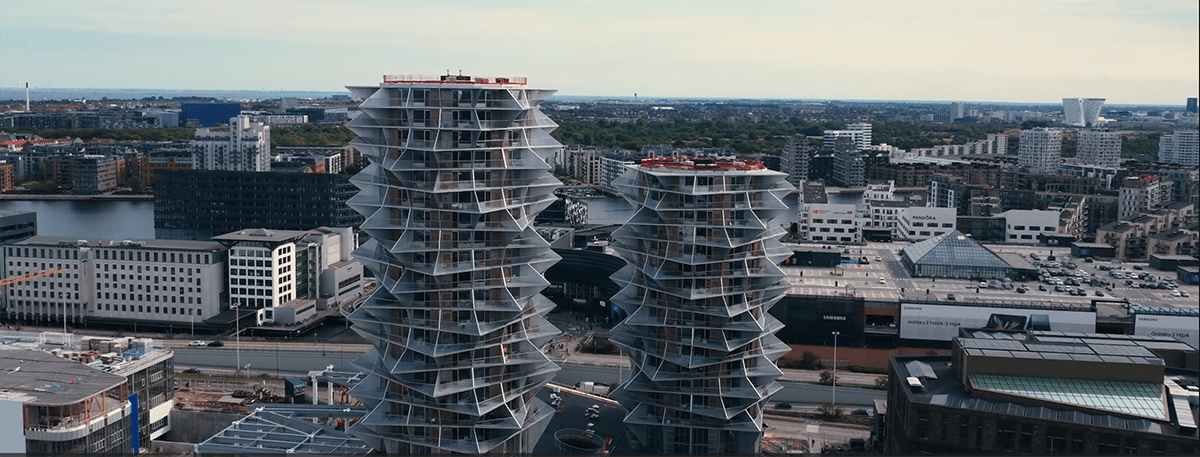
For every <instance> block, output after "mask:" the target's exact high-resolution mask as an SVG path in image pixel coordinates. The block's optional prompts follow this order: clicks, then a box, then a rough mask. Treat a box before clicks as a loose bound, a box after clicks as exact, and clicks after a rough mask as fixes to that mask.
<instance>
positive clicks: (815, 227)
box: [798, 203, 865, 243]
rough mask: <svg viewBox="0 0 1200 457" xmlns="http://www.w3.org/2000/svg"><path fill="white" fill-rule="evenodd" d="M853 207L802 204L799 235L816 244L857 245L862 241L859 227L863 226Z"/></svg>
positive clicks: (863, 222)
mask: <svg viewBox="0 0 1200 457" xmlns="http://www.w3.org/2000/svg"><path fill="white" fill-rule="evenodd" d="M855 210H856V207H855V205H849V204H837V203H802V204H801V205H800V224H799V227H798V228H799V235H800V239H801V240H805V241H812V242H816V243H857V242H860V241H862V232H861V231H860V230H859V227H861V226H862V225H864V224H865V221H862V220H860V219H862V217H861V216H860V215H859V214H858V213H857V212H856V211H855Z"/></svg>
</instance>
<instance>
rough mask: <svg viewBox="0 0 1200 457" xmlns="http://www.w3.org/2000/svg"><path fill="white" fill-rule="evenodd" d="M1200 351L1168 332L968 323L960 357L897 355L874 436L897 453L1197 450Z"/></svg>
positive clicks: (957, 343) (957, 344) (959, 341)
mask: <svg viewBox="0 0 1200 457" xmlns="http://www.w3.org/2000/svg"><path fill="white" fill-rule="evenodd" d="M1003 317H1005V316H1001V318H1003ZM1195 359H1196V350H1195V349H1194V348H1191V347H1190V346H1188V345H1187V344H1185V343H1182V342H1179V341H1174V340H1170V339H1164V338H1157V337H1137V336H1130V335H1102V334H1082V333H1072V334H1065V333H1062V332H1049V331H1045V332H1042V331H1031V332H1028V333H1025V332H1009V331H1000V330H967V329H963V330H960V337H958V338H956V339H955V340H954V342H953V352H952V355H951V356H950V357H893V358H892V359H891V361H890V362H889V364H888V379H889V383H888V404H887V408H886V419H884V420H881V421H879V423H882V424H886V425H883V426H882V428H879V429H877V430H874V431H873V442H874V443H875V444H876V447H877V448H878V449H879V450H881V451H883V452H884V453H887V454H917V453H933V454H967V453H987V454H998V453H1009V452H1017V453H1024V454H1035V455H1049V454H1074V455H1094V454H1110V453H1111V454H1139V455H1147V454H1166V455H1196V452H1197V429H1196V419H1195V417H1196V413H1197V409H1196V406H1195V405H1196V404H1195V403H1194V402H1192V403H1189V397H1191V400H1192V401H1194V400H1195V398H1194V397H1195V395H1196V392H1195V390H1194V389H1195V386H1196V382H1197V377H1196V371H1195ZM1164 360H1170V361H1180V360H1183V361H1190V362H1185V363H1184V365H1187V366H1188V369H1182V368H1180V369H1177V368H1168V366H1167V365H1166V364H1165V363H1164ZM1172 365H1175V364H1174V362H1172Z"/></svg>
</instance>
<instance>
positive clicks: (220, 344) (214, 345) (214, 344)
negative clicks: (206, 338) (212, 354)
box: [208, 341, 225, 348]
mask: <svg viewBox="0 0 1200 457" xmlns="http://www.w3.org/2000/svg"><path fill="white" fill-rule="evenodd" d="M208 347H210V348H219V347H225V343H222V342H220V341H213V342H211V343H208Z"/></svg>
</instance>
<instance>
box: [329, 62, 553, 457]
mask: <svg viewBox="0 0 1200 457" xmlns="http://www.w3.org/2000/svg"><path fill="white" fill-rule="evenodd" d="M349 89H350V91H351V93H352V94H353V96H354V97H355V98H357V99H361V100H362V104H361V105H360V108H361V109H362V115H360V116H358V117H357V118H355V119H354V120H353V121H351V122H350V124H349V127H350V129H351V130H352V131H353V132H354V133H355V134H356V135H358V137H357V138H355V139H354V140H353V141H352V142H351V144H353V145H354V147H355V148H357V149H358V150H360V151H362V153H363V155H364V156H366V157H367V158H369V159H370V165H369V166H368V167H367V168H366V169H364V170H363V171H362V172H361V173H359V174H358V175H357V176H355V177H354V178H353V180H352V182H353V183H354V184H355V185H357V186H358V187H359V188H360V189H361V192H360V193H359V194H358V195H357V196H355V197H354V198H352V199H351V200H350V202H349V205H350V206H351V207H352V208H354V209H355V210H356V211H358V212H360V213H362V214H363V215H364V216H366V221H364V222H363V224H362V230H363V231H364V232H366V233H367V234H369V235H370V237H371V241H369V242H367V243H365V244H364V245H363V246H362V247H361V248H359V249H358V250H356V251H355V256H356V257H357V258H359V259H360V260H361V261H362V262H363V264H364V266H366V267H367V268H369V269H370V270H371V271H372V272H374V273H375V277H376V278H378V281H379V282H378V286H377V287H376V289H375V292H374V293H373V294H372V295H371V297H370V298H369V299H368V300H367V301H366V302H365V303H363V304H362V305H361V306H360V307H359V308H358V309H357V310H355V311H354V313H353V314H351V316H350V320H351V322H353V323H354V326H353V327H352V328H353V329H354V330H355V331H356V332H358V333H359V334H360V335H362V336H363V337H364V338H366V339H367V341H369V342H370V344H371V346H372V349H371V350H370V351H369V352H368V353H367V354H366V355H364V356H363V357H362V358H361V359H359V360H358V361H357V362H356V364H357V365H358V366H359V367H360V368H361V369H363V370H364V371H365V372H367V373H368V376H369V377H368V378H367V379H366V380H364V381H363V382H362V383H360V384H359V385H358V386H357V387H355V388H354V390H353V392H352V394H353V396H354V397H355V398H357V399H359V400H361V401H362V402H363V403H365V404H366V405H367V407H368V408H369V412H368V413H367V414H366V416H364V417H363V419H362V421H361V422H360V423H359V424H358V425H357V426H356V427H355V428H354V429H353V430H354V431H356V432H357V434H358V436H360V437H361V438H362V439H363V440H365V441H367V442H369V443H371V444H372V445H373V446H374V447H375V449H376V450H377V451H381V452H384V453H388V454H409V455H411V454H439V453H461V454H484V453H496V454H501V455H516V454H528V453H531V452H532V451H533V448H534V445H535V444H536V443H537V441H538V438H540V437H541V434H542V432H543V431H544V430H545V428H546V425H547V424H549V421H550V418H551V416H552V415H553V414H554V409H553V408H551V407H550V406H549V405H547V404H546V403H545V402H543V401H541V400H540V399H538V398H536V394H537V393H538V392H539V391H540V390H541V389H542V386H544V385H545V383H546V381H548V380H550V378H552V377H553V376H554V373H555V372H557V371H558V366H557V365H556V364H554V363H553V362H552V361H550V359H549V358H548V357H547V356H546V355H545V354H544V353H542V351H541V348H542V346H544V345H545V344H546V343H548V342H549V341H550V340H551V339H552V338H553V337H554V336H555V335H557V334H558V333H559V332H558V329H556V328H555V327H554V326H553V325H551V324H550V323H549V322H548V321H547V320H546V319H545V317H544V316H545V314H546V313H548V312H549V311H550V310H551V309H552V308H554V303H553V302H551V301H550V300H548V299H546V298H545V297H543V296H542V295H541V293H540V292H541V290H542V289H543V288H545V287H546V286H548V285H549V283H548V282H547V281H546V279H545V278H544V276H543V273H544V272H545V271H546V269H547V268H549V267H550V266H551V265H553V264H554V263H555V262H557V261H558V260H559V257H558V256H557V255H555V254H554V252H553V251H551V250H550V246H549V244H548V243H547V242H546V241H545V240H544V239H542V237H541V236H539V235H538V234H537V233H536V232H535V231H534V229H533V227H532V224H533V220H534V216H535V215H536V214H537V213H539V212H541V211H542V210H543V209H545V208H546V207H547V206H549V205H550V204H551V203H552V202H554V200H555V197H554V195H553V191H554V189H555V188H557V187H558V186H559V185H560V184H561V183H560V182H559V181H558V180H557V179H555V178H554V177H553V176H552V175H551V174H550V165H548V164H547V162H546V158H547V157H549V156H550V155H551V154H553V153H554V152H555V151H556V150H558V149H559V148H561V145H560V144H559V143H558V142H557V141H555V140H554V138H552V137H550V132H551V131H552V130H554V128H555V127H557V124H555V123H554V122H553V121H551V120H550V119H549V118H548V117H546V116H545V115H544V114H542V112H541V111H540V110H539V109H538V105H540V104H541V103H542V102H543V101H545V100H546V98H548V97H549V96H550V95H551V94H553V93H554V91H550V90H539V89H533V88H530V87H528V86H527V85H526V83H525V79H524V78H494V79H489V78H473V77H470V76H449V75H447V76H416V75H403V76H385V77H384V82H383V83H382V84H380V85H379V86H366V87H350V88H349Z"/></svg>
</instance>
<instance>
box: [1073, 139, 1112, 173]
mask: <svg viewBox="0 0 1200 457" xmlns="http://www.w3.org/2000/svg"><path fill="white" fill-rule="evenodd" d="M1078 141H1079V148H1078V152H1077V153H1076V161H1078V162H1079V163H1083V164H1087V165H1091V166H1097V167H1105V168H1116V167H1117V166H1119V165H1121V134H1120V133H1117V132H1110V131H1104V130H1082V131H1080V132H1079V137H1078Z"/></svg>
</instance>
